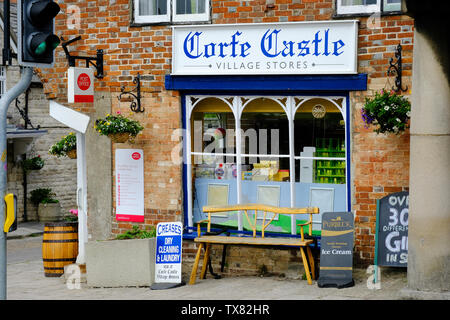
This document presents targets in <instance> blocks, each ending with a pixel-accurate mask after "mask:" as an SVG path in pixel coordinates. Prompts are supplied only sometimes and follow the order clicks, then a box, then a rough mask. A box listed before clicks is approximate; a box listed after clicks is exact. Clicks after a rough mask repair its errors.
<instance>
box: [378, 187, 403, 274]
mask: <svg viewBox="0 0 450 320" xmlns="http://www.w3.org/2000/svg"><path fill="white" fill-rule="evenodd" d="M408 211H409V193H408V192H406V191H403V192H397V193H393V194H390V195H387V196H386V197H384V198H382V199H380V200H377V232H376V245H375V265H379V266H391V267H406V266H407V263H408Z"/></svg>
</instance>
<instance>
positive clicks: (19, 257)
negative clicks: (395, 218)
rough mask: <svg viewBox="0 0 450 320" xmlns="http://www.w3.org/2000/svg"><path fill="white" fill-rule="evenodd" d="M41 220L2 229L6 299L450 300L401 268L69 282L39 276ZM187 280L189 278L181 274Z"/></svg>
mask: <svg viewBox="0 0 450 320" xmlns="http://www.w3.org/2000/svg"><path fill="white" fill-rule="evenodd" d="M43 230H44V224H43V223H39V222H26V223H19V225H18V229H17V230H16V231H14V232H11V233H8V235H7V251H8V252H7V299H8V300H170V301H174V300H180V301H181V300H182V301H186V300H188V301H197V302H199V301H206V300H210V301H211V300H220V301H222V300H227V301H228V300H229V301H234V300H264V301H276V300H278V301H283V300H320V301H324V300H327V301H331V300H414V301H416V300H447V301H448V300H450V293H449V292H423V291H415V290H410V289H408V288H407V274H406V268H384V267H383V268H381V274H382V277H381V283H380V288H379V289H370V288H369V287H368V285H367V279H368V277H369V276H370V275H369V274H367V272H366V270H365V269H354V270H353V277H354V280H355V285H354V286H353V287H350V288H343V289H337V288H319V287H318V286H317V283H316V282H315V281H313V285H308V284H307V282H306V281H305V280H301V279H290V278H286V277H283V278H282V277H278V276H269V277H259V276H253V277H238V276H236V277H224V278H222V279H212V278H211V277H209V278H207V279H204V280H198V281H197V282H196V284H195V285H192V286H191V285H183V286H180V287H177V288H171V289H166V290H151V289H150V288H148V287H125V288H92V287H89V286H88V285H87V284H86V283H81V284H80V287H79V288H70V286H69V285H67V284H66V282H65V277H64V276H62V277H60V278H49V277H45V276H44V270H43V263H42V254H41V245H42V234H43ZM184 280H188V279H184ZM180 312H181V311H180Z"/></svg>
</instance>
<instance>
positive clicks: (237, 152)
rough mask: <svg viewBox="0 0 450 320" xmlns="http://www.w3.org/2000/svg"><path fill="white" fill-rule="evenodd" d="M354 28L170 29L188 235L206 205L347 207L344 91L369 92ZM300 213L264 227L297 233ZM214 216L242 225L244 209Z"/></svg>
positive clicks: (332, 24)
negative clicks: (179, 109) (359, 66)
mask: <svg viewBox="0 0 450 320" xmlns="http://www.w3.org/2000/svg"><path fill="white" fill-rule="evenodd" d="M357 34H358V21H356V20H351V21H322V22H309V23H289V24H276V25H273V24H245V25H214V26H211V25H209V26H179V27H173V56H172V58H173V60H172V73H171V74H170V75H167V76H166V83H165V86H166V89H167V90H177V91H179V92H180V95H181V104H182V123H183V129H184V135H183V151H184V163H183V186H184V203H183V206H184V221H185V226H186V227H187V230H188V233H189V232H192V231H193V227H194V225H195V224H196V222H197V221H200V220H203V219H204V218H205V217H204V214H203V213H202V208H203V206H205V205H231V204H242V203H262V204H268V205H273V206H281V207H308V206H317V207H319V208H320V212H322V213H323V212H328V211H335V212H338V211H349V210H351V190H352V188H351V181H352V177H351V163H350V162H351V161H350V160H351V143H350V141H351V139H350V138H351V137H350V135H351V126H352V125H351V108H350V101H349V93H350V91H364V90H366V88H367V75H366V74H358V73H357V61H356V60H357V58H356V57H357V43H356V41H357V40H356V39H357ZM304 219H306V217H303V216H301V215H298V216H292V217H284V216H281V215H280V216H279V217H278V218H277V219H276V220H275V221H274V222H273V223H272V226H271V228H272V229H270V230H268V231H272V232H273V233H274V234H277V233H280V234H298V233H299V230H297V228H298V227H296V226H297V223H298V221H299V220H304ZM213 222H214V224H216V225H221V226H223V227H228V228H230V229H235V230H236V229H237V230H238V231H245V230H247V229H248V226H247V225H246V221H245V219H243V218H242V215H241V214H240V212H236V214H235V215H234V217H233V216H231V217H229V216H228V217H224V216H221V215H217V216H214V217H213ZM320 223H321V215H318V216H317V218H316V221H314V225H313V233H315V234H316V235H320Z"/></svg>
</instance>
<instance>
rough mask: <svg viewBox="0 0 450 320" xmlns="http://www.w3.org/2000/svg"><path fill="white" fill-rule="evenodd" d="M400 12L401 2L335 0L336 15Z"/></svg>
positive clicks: (389, 0) (390, 0) (386, 0)
mask: <svg viewBox="0 0 450 320" xmlns="http://www.w3.org/2000/svg"><path fill="white" fill-rule="evenodd" d="M400 10H401V0H337V14H366V13H367V14H369V13H375V12H392V11H400Z"/></svg>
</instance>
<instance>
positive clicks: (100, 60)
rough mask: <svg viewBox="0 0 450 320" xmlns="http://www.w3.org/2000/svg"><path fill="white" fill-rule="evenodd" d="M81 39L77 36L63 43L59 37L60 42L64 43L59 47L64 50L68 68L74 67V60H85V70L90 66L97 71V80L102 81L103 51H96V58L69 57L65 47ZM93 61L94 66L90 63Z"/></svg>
mask: <svg viewBox="0 0 450 320" xmlns="http://www.w3.org/2000/svg"><path fill="white" fill-rule="evenodd" d="M80 39H81V36H78V37H76V38H73V39H71V40H68V41H65V40H64V38H63V37H61V40H63V41H65V42H63V43H62V44H61V46H62V47H63V49H64V52H65V53H66V57H67V60H68V61H69V67H75V63H76V60H85V61H86V68H89V64H92V65H93V66H94V67H95V69H97V75H96V76H95V77H96V78H97V79H103V77H104V74H103V50H102V49H97V56H96V57H84V56H71V55H70V52H69V50H68V49H67V46H68V45H70V44H71V43H73V42H75V41H78V40H80ZM92 61H95V64H94V63H93V62H92Z"/></svg>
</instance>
